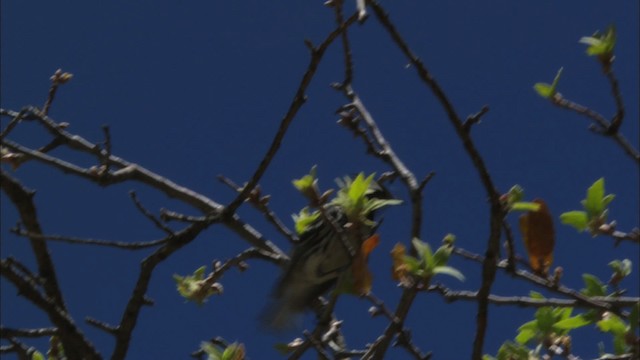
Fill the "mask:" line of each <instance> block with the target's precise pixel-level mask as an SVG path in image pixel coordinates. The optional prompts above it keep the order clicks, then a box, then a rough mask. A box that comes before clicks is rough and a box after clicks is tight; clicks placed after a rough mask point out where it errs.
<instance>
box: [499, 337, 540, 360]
mask: <svg viewBox="0 0 640 360" xmlns="http://www.w3.org/2000/svg"><path fill="white" fill-rule="evenodd" d="M529 352H530V351H529V349H528V348H527V347H526V346H524V345H522V344H516V343H512V342H511V341H506V342H505V343H504V344H502V346H500V349H499V350H498V356H497V359H498V360H531V359H535V358H531V357H529Z"/></svg>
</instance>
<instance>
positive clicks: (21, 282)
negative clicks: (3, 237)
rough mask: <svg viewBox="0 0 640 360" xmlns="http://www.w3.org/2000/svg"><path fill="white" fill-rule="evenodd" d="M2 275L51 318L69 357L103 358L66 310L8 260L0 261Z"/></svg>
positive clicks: (0, 273)
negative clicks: (46, 295) (43, 292)
mask: <svg viewBox="0 0 640 360" xmlns="http://www.w3.org/2000/svg"><path fill="white" fill-rule="evenodd" d="M0 275H2V276H3V277H4V278H6V279H7V280H9V281H10V282H11V283H12V284H13V285H14V286H15V287H16V288H17V289H18V293H19V294H20V295H22V296H24V297H25V298H26V299H27V300H29V301H31V302H32V303H33V304H34V305H35V306H37V307H38V308H40V309H41V310H43V311H44V312H45V314H46V315H47V316H48V317H49V320H50V321H51V322H52V323H53V324H54V325H55V326H56V328H57V329H58V335H59V336H60V340H61V341H62V343H63V346H64V348H65V350H66V351H67V356H69V357H70V358H74V359H81V358H82V359H100V358H101V356H100V354H99V353H98V352H97V350H96V349H95V348H94V347H93V345H92V344H91V342H89V340H88V339H87V338H85V336H84V334H83V333H82V331H81V330H80V329H79V328H78V327H77V326H76V325H75V323H74V322H73V319H72V318H71V317H70V316H69V314H68V313H67V311H66V310H65V309H64V308H61V307H60V306H59V305H58V304H57V303H56V302H55V300H54V299H53V298H51V297H45V296H44V295H43V294H41V293H40V292H39V291H38V285H37V284H36V283H34V282H33V281H31V280H29V279H26V278H24V277H23V276H21V275H20V274H19V273H18V272H17V271H16V269H15V268H13V266H11V265H10V264H9V263H8V261H7V260H4V259H3V260H0Z"/></svg>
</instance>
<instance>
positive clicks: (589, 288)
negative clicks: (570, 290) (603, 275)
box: [581, 274, 607, 296]
mask: <svg viewBox="0 0 640 360" xmlns="http://www.w3.org/2000/svg"><path fill="white" fill-rule="evenodd" d="M582 280H584V284H585V286H586V288H584V289H582V290H581V292H582V293H583V294H585V295H587V296H605V295H606V294H607V286H606V285H604V284H603V283H602V281H600V279H598V278H597V277H596V276H594V275H591V274H582Z"/></svg>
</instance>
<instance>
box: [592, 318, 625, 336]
mask: <svg viewBox="0 0 640 360" xmlns="http://www.w3.org/2000/svg"><path fill="white" fill-rule="evenodd" d="M597 326H598V329H600V331H602V332H607V333H611V334H614V335H624V334H626V332H627V325H626V324H625V323H624V321H622V319H620V318H619V317H618V316H616V315H614V314H609V315H608V316H607V317H606V318H605V319H602V320H600V321H598V322H597Z"/></svg>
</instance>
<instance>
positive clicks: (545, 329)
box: [536, 307, 556, 334]
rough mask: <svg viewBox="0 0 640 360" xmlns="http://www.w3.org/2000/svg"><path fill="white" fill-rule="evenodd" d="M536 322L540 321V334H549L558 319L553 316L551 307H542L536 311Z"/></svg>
mask: <svg viewBox="0 0 640 360" xmlns="http://www.w3.org/2000/svg"><path fill="white" fill-rule="evenodd" d="M536 320H537V321H538V329H539V330H540V332H542V333H544V334H548V333H550V332H551V330H552V328H553V324H555V322H556V317H555V316H554V315H553V310H552V309H551V308H550V307H542V308H540V309H538V311H536Z"/></svg>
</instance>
